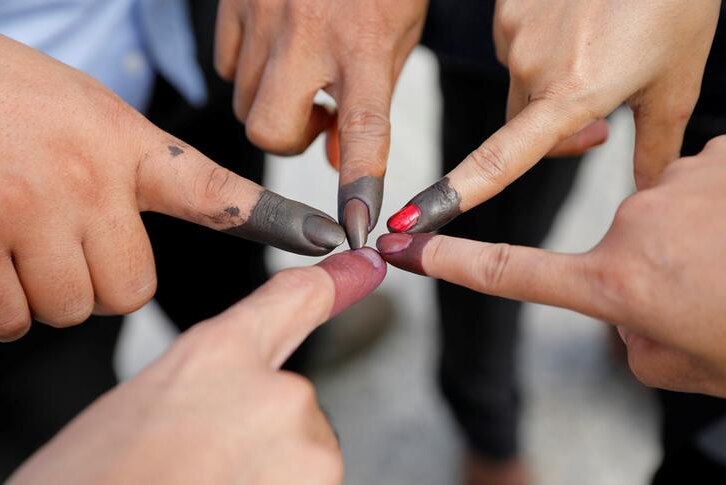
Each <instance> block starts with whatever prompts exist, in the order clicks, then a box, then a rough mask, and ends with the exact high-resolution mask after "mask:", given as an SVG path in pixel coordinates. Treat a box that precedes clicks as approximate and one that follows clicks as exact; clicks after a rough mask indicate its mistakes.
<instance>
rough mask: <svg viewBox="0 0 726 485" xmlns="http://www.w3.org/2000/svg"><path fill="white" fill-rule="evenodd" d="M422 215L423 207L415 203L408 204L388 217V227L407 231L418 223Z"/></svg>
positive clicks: (393, 230) (392, 229)
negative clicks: (420, 207)
mask: <svg viewBox="0 0 726 485" xmlns="http://www.w3.org/2000/svg"><path fill="white" fill-rule="evenodd" d="M419 217H421V209H419V208H418V206H416V205H414V204H408V205H406V206H405V207H404V208H403V209H401V210H400V211H398V212H396V213H395V214H393V215H392V216H391V218H390V219H388V229H389V230H391V231H392V232H406V231H408V230H409V229H411V228H412V227H413V226H415V225H416V223H417V222H418V218H419Z"/></svg>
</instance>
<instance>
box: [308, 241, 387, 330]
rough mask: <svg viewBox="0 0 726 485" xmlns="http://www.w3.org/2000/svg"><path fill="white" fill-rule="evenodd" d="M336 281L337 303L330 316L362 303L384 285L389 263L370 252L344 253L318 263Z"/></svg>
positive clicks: (375, 253)
mask: <svg viewBox="0 0 726 485" xmlns="http://www.w3.org/2000/svg"><path fill="white" fill-rule="evenodd" d="M318 266H319V267H321V268H323V269H324V270H325V271H326V272H327V273H328V274H329V275H330V277H331V278H332V279H333V283H334V285H335V303H334V304H333V308H332V310H331V312H330V316H331V317H333V316H335V315H338V314H339V313H341V312H342V311H344V310H345V309H346V308H348V307H349V306H350V305H352V304H353V303H356V302H357V301H360V300H362V299H363V298H365V297H366V296H367V295H368V294H369V293H371V292H372V291H373V290H375V289H376V288H378V286H379V285H380V284H381V282H383V279H384V278H385V277H386V270H387V268H386V262H385V261H384V260H383V259H382V258H381V256H380V255H379V254H378V252H377V251H375V250H373V249H371V248H368V247H366V248H362V249H357V250H351V251H345V252H342V253H338V254H335V255H333V256H330V257H328V258H327V259H325V260H323V261H321V262H320V263H318Z"/></svg>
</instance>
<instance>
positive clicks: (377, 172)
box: [338, 59, 394, 249]
mask: <svg viewBox="0 0 726 485" xmlns="http://www.w3.org/2000/svg"><path fill="white" fill-rule="evenodd" d="M393 83H394V73H393V72H392V71H391V68H390V66H388V64H387V63H386V62H381V60H380V59H375V60H373V59H371V60H370V61H361V62H359V63H357V64H356V65H355V68H353V69H350V70H349V71H347V72H345V74H344V79H343V81H342V88H341V92H340V103H339V116H338V133H339V136H340V140H339V142H340V183H339V191H338V220H339V221H340V222H341V224H343V226H344V227H345V230H346V233H347V236H348V242H349V244H350V247H351V248H353V249H357V248H361V247H363V246H364V245H365V243H366V241H367V239H368V233H370V232H371V231H372V230H373V228H374V227H375V226H376V224H377V223H378V216H379V215H380V212H381V203H382V201H383V177H384V175H385V173H386V163H387V160H388V152H389V149H390V145H391V123H390V110H391V96H392V95H393Z"/></svg>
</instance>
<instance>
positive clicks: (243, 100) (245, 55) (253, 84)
mask: <svg viewBox="0 0 726 485" xmlns="http://www.w3.org/2000/svg"><path fill="white" fill-rule="evenodd" d="M268 55H269V48H268V46H267V45H266V42H265V41H264V39H257V38H256V37H255V36H254V35H253V34H250V35H249V36H248V38H247V39H246V40H245V42H244V44H242V49H241V52H240V54H239V59H238V61H237V74H236V76H235V80H234V98H233V107H234V113H235V116H236V117H237V119H238V120H239V121H241V122H243V123H244V122H246V121H247V117H248V116H249V113H250V108H251V107H252V103H253V102H254V100H255V96H256V95H257V90H258V89H259V87H260V81H261V79H262V74H263V73H264V71H265V64H266V63H267V59H268Z"/></svg>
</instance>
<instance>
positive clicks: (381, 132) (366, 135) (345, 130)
mask: <svg viewBox="0 0 726 485" xmlns="http://www.w3.org/2000/svg"><path fill="white" fill-rule="evenodd" d="M339 131H340V136H341V138H347V139H348V141H355V140H356V139H361V140H380V139H382V138H387V137H389V136H390V133H391V121H390V119H389V118H388V116H387V115H385V114H384V112H383V111H379V110H373V109H366V108H355V109H352V110H350V111H348V112H347V113H346V114H345V116H343V119H342V120H341V121H340V125H339Z"/></svg>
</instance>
